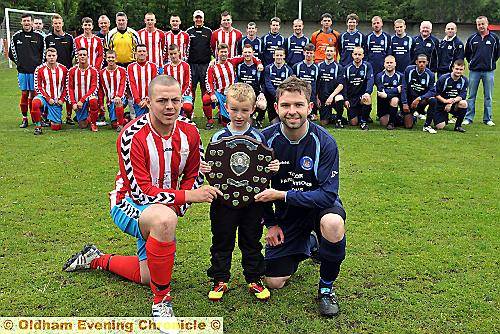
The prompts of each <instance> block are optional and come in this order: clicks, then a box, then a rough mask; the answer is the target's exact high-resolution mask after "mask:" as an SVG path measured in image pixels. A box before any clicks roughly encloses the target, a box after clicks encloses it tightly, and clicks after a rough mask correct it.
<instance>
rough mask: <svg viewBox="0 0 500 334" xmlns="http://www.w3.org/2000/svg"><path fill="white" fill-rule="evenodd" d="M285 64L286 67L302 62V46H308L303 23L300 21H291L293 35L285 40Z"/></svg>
mask: <svg viewBox="0 0 500 334" xmlns="http://www.w3.org/2000/svg"><path fill="white" fill-rule="evenodd" d="M285 42H286V45H285V51H286V63H287V64H288V66H290V67H293V65H295V64H297V63H300V62H301V61H303V60H304V46H306V45H307V44H309V38H307V37H306V36H304V23H303V22H302V20H300V19H296V20H294V21H293V35H290V37H288V38H287V39H286V41H285Z"/></svg>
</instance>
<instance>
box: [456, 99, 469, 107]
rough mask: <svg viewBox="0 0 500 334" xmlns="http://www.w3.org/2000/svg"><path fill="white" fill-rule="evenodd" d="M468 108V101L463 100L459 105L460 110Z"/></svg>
mask: <svg viewBox="0 0 500 334" xmlns="http://www.w3.org/2000/svg"><path fill="white" fill-rule="evenodd" d="M467 106H468V105H467V101H466V100H461V101H459V102H458V104H457V107H459V108H463V109H465V108H467Z"/></svg>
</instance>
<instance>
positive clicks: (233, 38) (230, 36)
mask: <svg viewBox="0 0 500 334" xmlns="http://www.w3.org/2000/svg"><path fill="white" fill-rule="evenodd" d="M220 17H221V20H220V25H221V27H220V28H219V29H217V30H214V32H213V33H212V38H211V40H210V45H211V47H212V51H213V52H214V55H215V58H217V51H218V50H217V46H218V45H219V44H221V43H224V44H226V45H227V46H228V51H229V53H228V57H229V58H232V57H236V55H237V54H238V53H237V52H238V43H239V42H240V40H241V39H242V38H243V34H242V33H241V31H239V30H238V29H236V28H233V26H232V23H233V20H232V18H231V14H230V13H229V12H228V11H224V12H222V14H221V15H220Z"/></svg>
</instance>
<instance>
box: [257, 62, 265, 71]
mask: <svg viewBox="0 0 500 334" xmlns="http://www.w3.org/2000/svg"><path fill="white" fill-rule="evenodd" d="M257 71H259V72H262V71H264V65H262V64H259V65H257Z"/></svg>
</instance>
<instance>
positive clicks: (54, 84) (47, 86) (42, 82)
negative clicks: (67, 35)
mask: <svg viewBox="0 0 500 334" xmlns="http://www.w3.org/2000/svg"><path fill="white" fill-rule="evenodd" d="M45 57H46V60H47V61H46V62H45V64H42V65H40V66H38V67H37V68H36V70H35V91H36V92H37V94H38V95H37V96H35V98H34V99H33V107H32V109H31V118H32V119H33V121H34V122H35V132H34V133H33V134H35V135H40V134H42V127H41V114H42V109H46V110H47V112H48V115H47V118H48V120H49V121H50V127H51V129H52V130H61V127H62V106H63V104H64V99H65V97H66V75H67V73H68V70H67V69H66V67H65V66H64V65H62V64H59V63H58V62H57V50H56V49H55V48H48V49H47V51H46V52H45Z"/></svg>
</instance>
